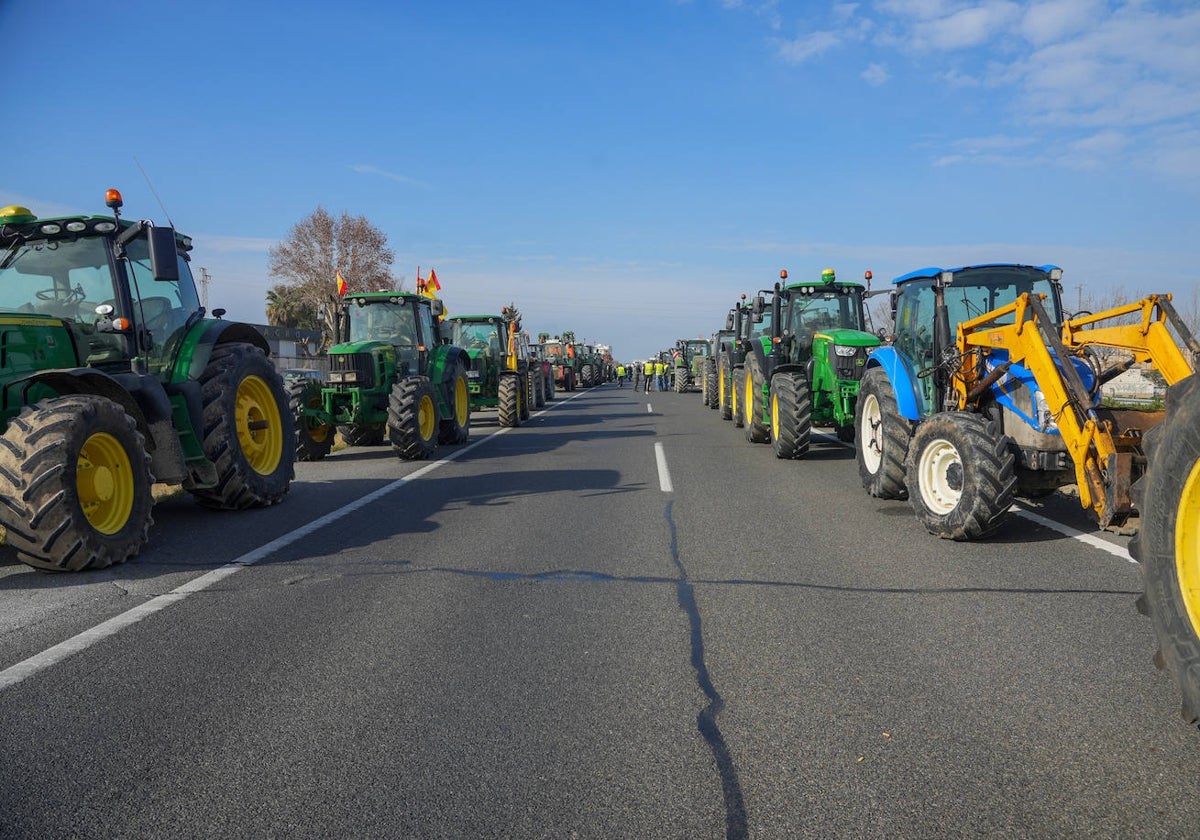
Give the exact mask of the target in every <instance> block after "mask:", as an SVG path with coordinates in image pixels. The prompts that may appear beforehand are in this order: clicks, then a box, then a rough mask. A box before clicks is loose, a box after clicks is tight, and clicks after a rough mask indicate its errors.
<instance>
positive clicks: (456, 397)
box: [438, 362, 471, 444]
mask: <svg viewBox="0 0 1200 840" xmlns="http://www.w3.org/2000/svg"><path fill="white" fill-rule="evenodd" d="M446 388H447V399H449V400H450V403H451V404H450V416H449V417H447V418H445V419H443V420H441V421H440V422H439V424H438V443H448V444H458V443H466V442H467V440H468V439H469V438H470V437H471V390H470V388H469V387H468V386H467V369H466V367H464V366H463V363H462V362H459V363H458V364H456V365H455V366H454V372H453V373H452V374H450V381H449V383H448V384H447V386H446Z"/></svg>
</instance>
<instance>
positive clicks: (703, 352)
mask: <svg viewBox="0 0 1200 840" xmlns="http://www.w3.org/2000/svg"><path fill="white" fill-rule="evenodd" d="M711 355H712V343H711V342H709V341H708V340H707V339H703V338H681V339H679V340H678V341H676V342H675V358H674V359H673V361H672V364H671V385H672V387H673V388H674V389H675V393H677V394H682V393H684V392H686V391H690V390H691V389H692V388H700V389H701V390H703V388H704V379H703V376H704V374H703V370H704V361H705V360H706V359H707V358H708V357H709V356H711Z"/></svg>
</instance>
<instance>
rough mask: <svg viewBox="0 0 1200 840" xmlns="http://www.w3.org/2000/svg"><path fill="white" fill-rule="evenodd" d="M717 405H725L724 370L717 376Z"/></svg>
mask: <svg viewBox="0 0 1200 840" xmlns="http://www.w3.org/2000/svg"><path fill="white" fill-rule="evenodd" d="M717 405H720V406H723V405H725V368H721V370H720V372H719V373H718V374H717Z"/></svg>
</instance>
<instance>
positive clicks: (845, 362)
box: [742, 268, 880, 458]
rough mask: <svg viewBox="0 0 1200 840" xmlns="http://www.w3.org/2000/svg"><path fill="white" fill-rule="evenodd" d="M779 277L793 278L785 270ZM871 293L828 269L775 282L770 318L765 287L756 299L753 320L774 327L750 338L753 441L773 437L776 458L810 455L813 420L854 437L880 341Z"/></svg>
mask: <svg viewBox="0 0 1200 840" xmlns="http://www.w3.org/2000/svg"><path fill="white" fill-rule="evenodd" d="M779 276H780V280H781V281H785V280H787V272H786V271H783V272H780V275H779ZM868 276H869V275H868ZM865 296H866V289H865V287H864V286H863V285H862V284H860V283H848V282H839V281H838V279H837V276H836V275H835V274H834V272H833V269H830V268H827V269H825V270H824V271H822V272H821V280H820V282H817V283H793V284H791V285H788V286H784V285H783V284H782V282H781V283H776V284H775V288H774V290H773V291H772V292H771V303H770V309H769V317H766V315H767V312H768V309H767V304H766V302H765V300H764V298H763V295H762V293H759V295H758V296H757V297H756V298H755V299H754V301H753V303H752V304H751V312H752V319H753V320H754V321H755V322H760V321H761V322H764V323H765V324H767V328H766V329H763V330H762V331H761V333H760V334H758V335H757V336H755V337H754V338H752V340H750V341H749V342H747V348H746V364H745V372H744V375H743V378H742V386H743V393H744V394H745V400H744V401H743V410H744V412H745V415H744V418H743V423H744V425H745V428H746V439H747V440H748V441H750V442H751V443H767V442H770V443H771V444H772V447H773V448H774V450H775V456H776V457H777V458H803V457H804V455H805V454H807V452H808V446H809V441H810V438H811V433H812V427H813V426H814V425H818V426H833V427H834V429H835V431H836V432H837V437H838V439H839V440H841V441H845V442H849V441H852V440H854V407H855V403H856V402H857V400H858V387H859V383H860V382H861V381H862V377H863V372H864V371H865V370H866V363H867V354H868V352H869V351H870V350H872V349H873V348H875V347H878V346H879V344H880V340H879V337H878V336H876V335H873V334H872V333H870V332H867V321H866V310H865V307H864V306H863V301H864V299H865Z"/></svg>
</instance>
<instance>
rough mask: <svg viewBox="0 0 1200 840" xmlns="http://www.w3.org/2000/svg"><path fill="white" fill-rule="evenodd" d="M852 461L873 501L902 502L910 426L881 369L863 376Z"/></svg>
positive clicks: (875, 369) (873, 369)
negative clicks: (855, 444) (855, 463)
mask: <svg viewBox="0 0 1200 840" xmlns="http://www.w3.org/2000/svg"><path fill="white" fill-rule="evenodd" d="M854 423H855V427H856V434H855V437H856V438H857V439H858V446H856V447H855V448H854V457H855V460H857V461H858V475H859V478H861V479H862V483H863V488H865V489H866V491H867V493H868V494H870V495H871V496H874V497H875V498H877V499H903V498H905V497H906V496H907V495H908V490H907V488H906V487H905V484H904V460H905V458H906V457H907V456H908V447H909V442H910V441H911V440H912V423H911V422H910V421H909V420H908V419H906V418H905V417H904V415H902V414H901V413H900V408H899V406H898V405H897V404H896V394H895V392H894V391H893V390H892V383H891V382H890V381H889V380H888V378H887V374H886V373H885V372H884V370H883V368H871V369H870V370H868V371H867V373H866V375H865V376H863V380H862V385H861V386H860V387H859V389H858V404H857V407H856V409H855V417H854Z"/></svg>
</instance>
